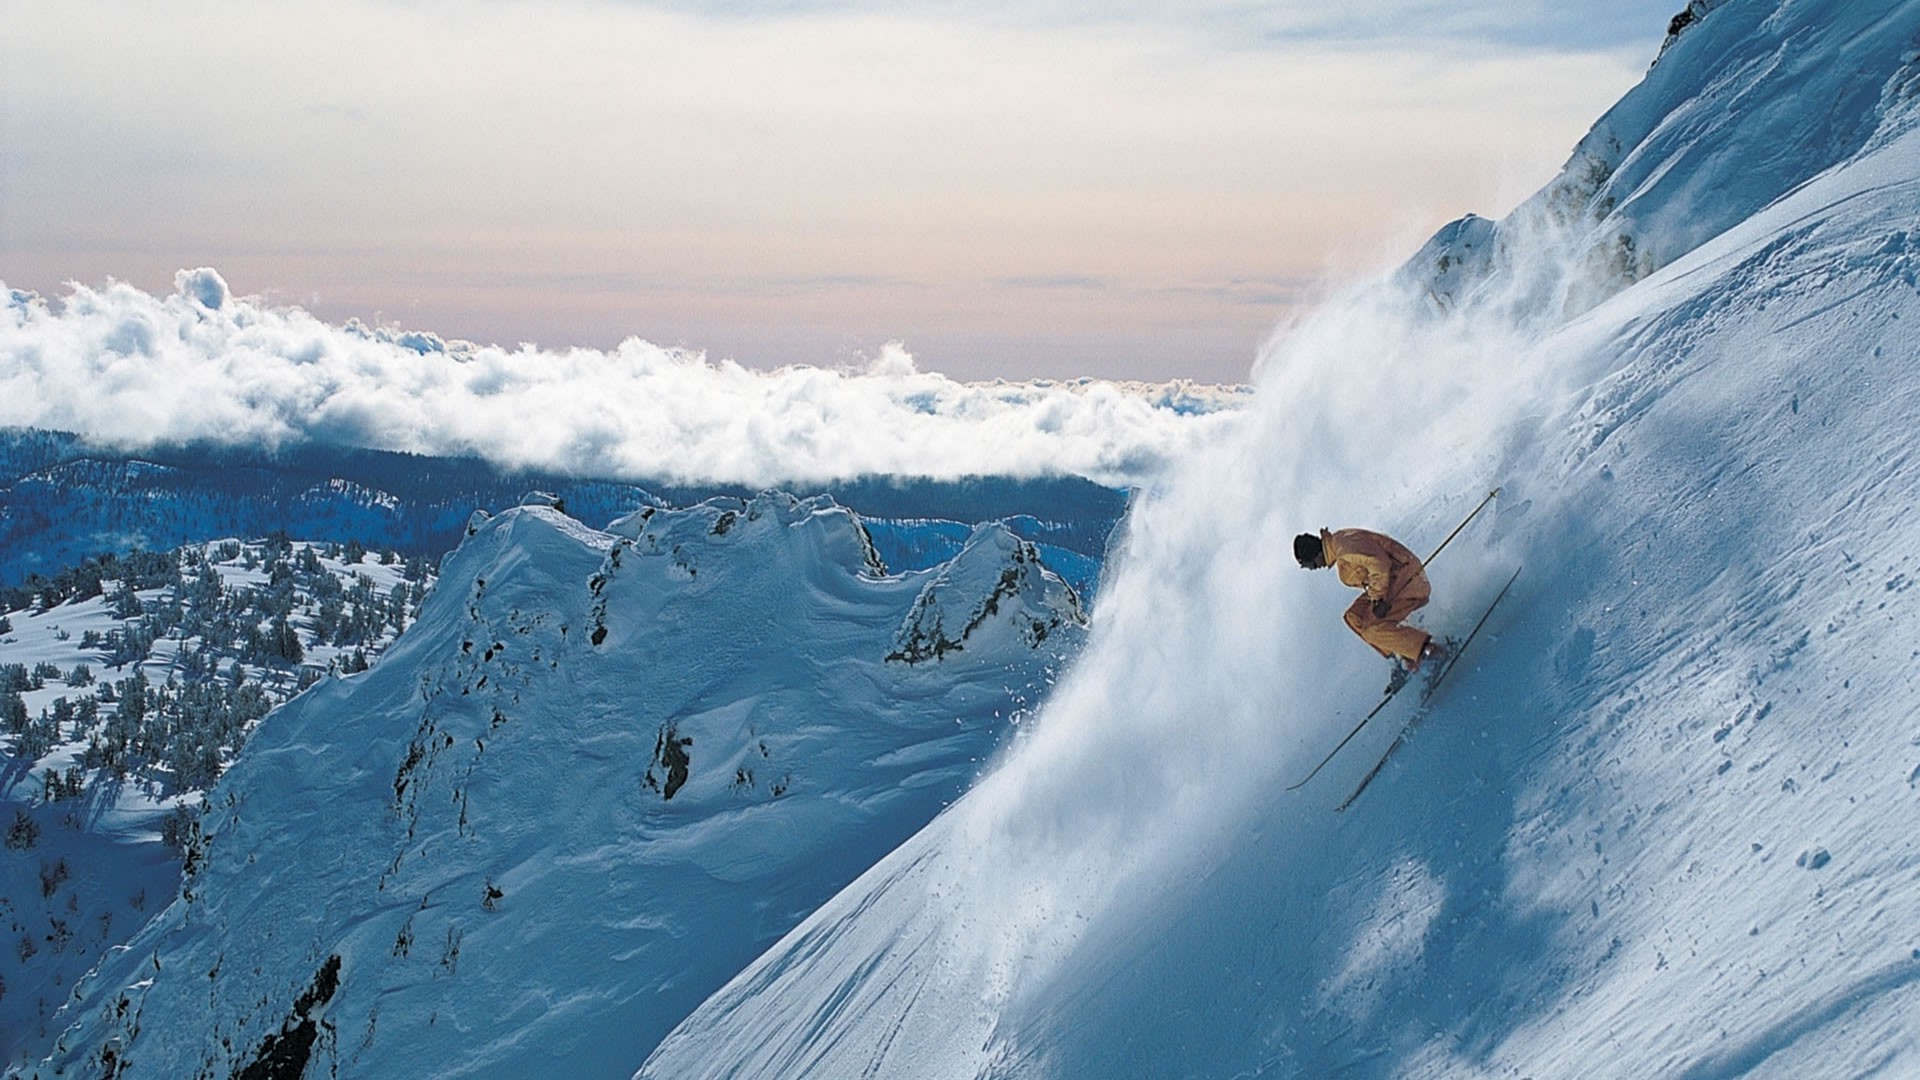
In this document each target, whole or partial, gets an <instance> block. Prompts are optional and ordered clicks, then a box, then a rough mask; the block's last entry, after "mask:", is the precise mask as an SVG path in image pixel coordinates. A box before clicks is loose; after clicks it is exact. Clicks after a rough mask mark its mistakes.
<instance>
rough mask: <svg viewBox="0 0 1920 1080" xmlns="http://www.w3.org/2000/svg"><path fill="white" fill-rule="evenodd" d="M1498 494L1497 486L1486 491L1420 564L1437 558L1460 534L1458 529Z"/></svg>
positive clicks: (1464, 525)
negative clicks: (1464, 518)
mask: <svg viewBox="0 0 1920 1080" xmlns="http://www.w3.org/2000/svg"><path fill="white" fill-rule="evenodd" d="M1498 494H1500V489H1499V488H1494V489H1493V490H1492V491H1489V492H1487V497H1486V498H1484V499H1481V500H1480V505H1479V506H1476V507H1474V508H1473V513H1471V514H1468V515H1467V519H1466V520H1465V521H1462V522H1461V523H1460V524H1458V525H1455V526H1454V527H1453V531H1452V532H1450V533H1448V534H1447V538H1446V539H1445V540H1442V541H1440V546H1439V547H1437V548H1434V549H1433V554H1431V555H1429V556H1427V558H1426V562H1424V563H1422V564H1421V565H1422V566H1425V565H1426V564H1427V563H1431V562H1432V561H1433V560H1435V559H1437V558H1439V557H1440V553H1441V552H1443V551H1445V550H1447V545H1448V544H1451V543H1453V538H1454V537H1456V536H1459V535H1460V530H1461V529H1464V528H1466V527H1467V526H1468V525H1469V524H1471V523H1472V522H1473V519H1474V518H1477V517H1479V516H1480V511H1482V510H1485V509H1486V508H1487V504H1488V503H1490V502H1492V501H1493V497H1494V496H1495V495H1498Z"/></svg>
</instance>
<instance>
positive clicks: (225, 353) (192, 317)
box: [0, 268, 1248, 488]
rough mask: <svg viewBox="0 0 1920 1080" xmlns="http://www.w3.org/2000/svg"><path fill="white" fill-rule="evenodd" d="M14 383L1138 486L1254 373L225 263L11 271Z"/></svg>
mask: <svg viewBox="0 0 1920 1080" xmlns="http://www.w3.org/2000/svg"><path fill="white" fill-rule="evenodd" d="M0 290H4V286H3V285H0ZM0 383H4V384H5V385H6V386H7V388H8V392H7V394H6V395H5V397H4V399H0V425H19V426H28V427H50V428H58V429H61V430H66V431H73V432H77V433H80V434H82V435H85V436H87V437H89V438H92V439H95V440H97V441H100V442H102V443H106V444H110V445H115V446H119V447H122V448H136V449H137V448H140V447H145V446H150V445H152V444H154V443H156V442H185V441H192V440H197V439H204V440H208V441H211V442H214V443H217V444H221V445H247V446H268V447H274V446H282V445H299V444H303V443H319V444H326V445H335V446H349V447H362V448H369V449H380V450H395V451H405V452H408V453H415V454H426V455H473V456H477V457H481V458H484V459H485V460H487V461H490V462H492V463H494V464H496V465H499V466H502V467H504V468H508V469H542V470H548V471H554V472H559V473H564V474H570V475H576V476H601V477H612V478H621V479H629V480H631V479H634V478H648V479H653V480H678V481H684V482H687V483H707V484H713V483H725V484H741V485H746V486H751V487H756V488H760V487H775V486H794V485H800V484H806V485H815V484H821V483H826V482H831V481H837V480H844V479H847V478H850V477H860V476H916V477H931V478H942V479H951V478H958V477H966V476H1023V477H1031V476H1059V475H1071V476H1082V477H1086V478H1089V479H1092V480H1095V481H1096V482H1099V483H1102V484H1107V485H1111V486H1120V487H1124V486H1128V485H1133V484H1139V483H1144V482H1146V481H1148V480H1149V479H1150V478H1151V477H1152V476H1153V475H1154V474H1156V473H1157V471H1158V470H1159V468H1160V466H1161V465H1163V464H1164V463H1165V462H1166V461H1167V460H1168V459H1169V458H1170V457H1172V456H1174V455H1176V454H1178V453H1180V452H1182V451H1183V450H1185V449H1186V448H1188V447H1190V446H1192V445H1194V444H1195V443H1196V442H1199V441H1203V440H1205V439H1207V438H1210V437H1212V435H1213V434H1214V433H1216V432H1218V431H1221V430H1224V429H1226V428H1230V427H1232V426H1233V423H1234V417H1235V415H1236V414H1237V412H1238V410H1239V409H1240V407H1241V406H1242V405H1244V404H1245V401H1246V398H1247V394H1248V391H1247V389H1246V388H1245V387H1215V386H1204V385H1197V384H1192V383H1187V382H1175V383H1170V384H1159V385H1155V384H1139V383H1124V384H1123V383H1113V382H1105V381H1099V380H1090V379H1088V380H1074V381H1036V382H1028V383H1008V382H999V381H996V382H992V383H961V382H956V381H954V380H952V379H949V378H947V377H945V376H943V375H939V374H935V373H927V372H919V371H916V370H914V369H913V364H912V359H911V357H909V356H907V355H906V354H905V352H904V350H900V349H894V350H891V351H890V359H889V361H888V362H887V363H883V364H876V365H875V366H874V369H873V370H872V371H866V372H863V371H856V370H844V369H839V368H828V367H817V368H816V367H791V368H783V369H780V370H777V371H765V372H763V371H753V370H749V369H747V368H743V367H741V366H739V365H737V364H735V363H733V362H731V361H726V360H710V359H709V358H708V357H706V356H705V355H704V354H701V353H697V352H692V351H688V350H685V349H674V348H661V347H659V346H655V345H651V344H648V343H647V342H644V341H641V340H639V339H637V338H635V339H630V340H628V341H626V342H624V343H622V344H621V345H620V346H619V347H618V348H615V349H613V350H611V351H606V352H602V351H598V350H591V349H562V350H543V349H538V348H535V347H534V346H531V345H524V346H521V347H519V348H517V349H515V348H505V347H500V346H494V345H475V344H473V343H471V342H459V341H443V340H441V339H440V338H439V337H438V336H436V335H433V334H431V333H425V332H413V331H399V330H394V329H389V328H384V327H367V326H365V325H362V324H360V323H358V322H350V323H348V324H347V325H345V326H334V325H329V324H327V323H324V322H322V321H320V320H319V319H316V318H314V317H313V316H312V315H310V314H308V313H307V312H305V311H303V310H301V309H299V308H294V307H284V306H276V305H274V304H272V303H270V302H268V301H266V300H263V299H260V298H257V297H240V296H234V295H233V294H232V293H231V291H230V290H229V289H228V287H227V284H226V282H225V281H224V280H222V279H221V278H220V275H219V274H218V273H216V272H214V271H213V270H210V269H205V268H202V269H198V270H190V271H189V270H183V271H181V272H180V273H179V274H178V275H177V276H176V287H175V290H174V292H173V293H171V294H168V295H153V294H149V293H146V292H143V291H141V290H139V289H136V288H134V287H132V286H130V285H126V284H123V283H118V282H113V283H109V284H107V285H105V286H103V287H100V288H92V287H89V286H85V285H75V286H74V287H73V291H72V292H71V293H70V294H69V295H68V296H67V297H65V298H64V299H63V300H61V301H59V302H57V303H55V302H49V301H48V300H46V299H44V298H41V297H39V296H36V295H33V294H29V293H23V292H20V291H18V290H5V291H0Z"/></svg>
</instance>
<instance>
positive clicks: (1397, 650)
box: [1346, 573, 1433, 661]
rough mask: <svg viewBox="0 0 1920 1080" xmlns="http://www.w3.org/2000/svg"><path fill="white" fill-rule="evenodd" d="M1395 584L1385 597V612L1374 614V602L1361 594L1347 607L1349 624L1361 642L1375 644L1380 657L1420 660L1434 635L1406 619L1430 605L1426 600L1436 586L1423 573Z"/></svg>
mask: <svg viewBox="0 0 1920 1080" xmlns="http://www.w3.org/2000/svg"><path fill="white" fill-rule="evenodd" d="M1395 584H1396V586H1397V587H1396V588H1395V589H1394V590H1393V591H1392V592H1391V593H1389V594H1387V595H1386V596H1384V597H1382V599H1384V600H1385V601H1386V602H1387V612H1386V614H1384V615H1375V614H1374V613H1373V601H1372V600H1371V599H1368V597H1367V595H1366V594H1365V593H1362V594H1360V599H1358V600H1355V601H1354V602H1353V606H1352V607H1350V608H1348V609H1347V616H1346V618H1347V625H1348V626H1349V627H1351V628H1352V629H1353V632H1354V633H1356V634H1359V635H1360V640H1361V641H1364V642H1366V643H1367V644H1369V645H1371V646H1373V647H1374V649H1375V650H1376V651H1378V652H1379V653H1380V655H1381V656H1384V657H1387V658H1388V659H1392V658H1393V657H1396V656H1398V657H1401V658H1403V659H1405V660H1408V661H1413V660H1417V659H1419V656H1420V650H1421V649H1424V648H1426V645H1427V641H1428V640H1429V639H1430V638H1431V637H1432V635H1430V634H1428V633H1427V632H1426V631H1425V630H1422V629H1420V628H1419V627H1417V626H1408V625H1406V621H1405V620H1406V618H1407V616H1409V615H1412V614H1413V613H1414V612H1416V611H1419V610H1420V609H1421V608H1423V607H1426V606H1427V601H1428V600H1429V599H1430V598H1431V597H1432V596H1433V588H1432V586H1430V585H1428V584H1427V575H1426V574H1424V573H1422V574H1415V575H1413V576H1412V577H1410V578H1408V579H1407V580H1406V581H1404V582H1396V583H1395Z"/></svg>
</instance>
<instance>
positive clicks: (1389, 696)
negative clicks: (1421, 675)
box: [1287, 682, 1407, 791]
mask: <svg viewBox="0 0 1920 1080" xmlns="http://www.w3.org/2000/svg"><path fill="white" fill-rule="evenodd" d="M1406 685H1407V684H1406V683H1404V682H1403V683H1400V684H1399V685H1397V686H1394V687H1393V688H1391V689H1389V690H1388V691H1387V692H1386V693H1385V694H1383V695H1381V698H1380V700H1379V701H1378V702H1377V703H1375V705H1374V706H1373V708H1371V709H1368V710H1367V715H1365V716H1363V717H1361V718H1360V722H1359V723H1357V724H1355V725H1353V730H1352V731H1349V732H1347V737H1346V738H1344V739H1341V740H1340V742H1339V743H1338V744H1337V745H1336V746H1334V748H1333V749H1331V750H1329V751H1327V756H1326V757H1323V758H1321V759H1320V764H1318V765H1315V766H1314V767H1313V771H1312V772H1310V773H1308V774H1307V775H1305V776H1303V777H1301V778H1300V779H1299V781H1298V782H1297V783H1292V784H1288V785H1287V790H1288V791H1298V790H1300V789H1301V788H1303V787H1306V786H1307V781H1309V780H1311V779H1313V778H1314V777H1316V776H1318V775H1320V770H1321V769H1324V768H1326V767H1327V762H1329V761H1332V760H1333V756H1334V755H1335V754H1338V753H1339V752H1340V751H1341V749H1342V748H1343V747H1345V746H1346V745H1347V744H1348V743H1350V742H1352V741H1353V737H1354V736H1355V735H1358V734H1360V729H1361V728H1363V727H1366V726H1367V721H1369V720H1371V719H1373V718H1374V717H1375V716H1377V715H1378V714H1379V712H1380V710H1381V709H1384V708H1386V707H1387V702H1389V701H1392V700H1393V695H1395V694H1397V693H1399V692H1400V691H1401V690H1402V689H1404V688H1405V687H1406Z"/></svg>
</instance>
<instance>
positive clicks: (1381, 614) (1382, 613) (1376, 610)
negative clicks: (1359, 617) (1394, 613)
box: [1373, 596, 1388, 619]
mask: <svg viewBox="0 0 1920 1080" xmlns="http://www.w3.org/2000/svg"><path fill="white" fill-rule="evenodd" d="M1387 607H1388V604H1387V598H1386V597H1384V596H1383V597H1381V598H1380V599H1378V600H1375V601H1374V602H1373V617H1374V618H1376V619H1384V618H1386V617H1387Z"/></svg>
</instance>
